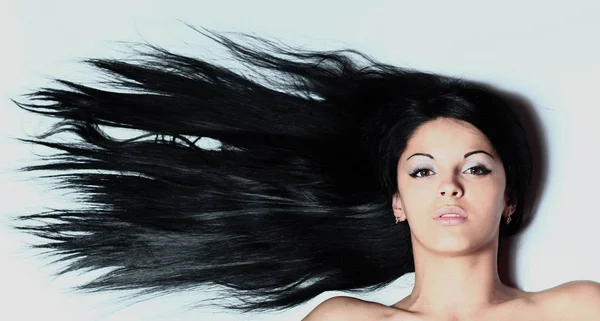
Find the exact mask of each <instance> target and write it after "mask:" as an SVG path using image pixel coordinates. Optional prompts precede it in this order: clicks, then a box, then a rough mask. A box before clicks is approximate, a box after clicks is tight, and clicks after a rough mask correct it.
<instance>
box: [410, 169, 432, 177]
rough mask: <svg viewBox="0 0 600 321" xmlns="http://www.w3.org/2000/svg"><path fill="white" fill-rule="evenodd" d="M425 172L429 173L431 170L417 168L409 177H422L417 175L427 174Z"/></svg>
mask: <svg viewBox="0 0 600 321" xmlns="http://www.w3.org/2000/svg"><path fill="white" fill-rule="evenodd" d="M427 171H431V170H430V169H427V168H417V169H415V170H414V171H413V172H412V173H411V174H410V176H411V177H415V178H417V177H424V176H423V175H418V174H419V173H423V172H427Z"/></svg>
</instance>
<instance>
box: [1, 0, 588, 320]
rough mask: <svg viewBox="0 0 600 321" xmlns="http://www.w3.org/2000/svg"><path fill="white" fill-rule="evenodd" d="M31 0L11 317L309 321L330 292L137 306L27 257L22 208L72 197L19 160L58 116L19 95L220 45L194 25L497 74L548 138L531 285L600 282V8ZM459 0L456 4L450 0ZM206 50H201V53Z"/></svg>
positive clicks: (10, 199) (5, 183) (19, 74)
mask: <svg viewBox="0 0 600 321" xmlns="http://www.w3.org/2000/svg"><path fill="white" fill-rule="evenodd" d="M415 2H416V1H369V4H368V5H367V4H366V3H367V2H366V1H355V3H352V1H323V0H319V1H314V0H304V1H293V2H292V1H287V2H286V1H241V0H240V1H230V0H220V1H168V2H167V1H149V0H145V1H141V0H136V1H132V0H130V1H122V0H119V1H116V0H104V1H101V2H100V1H98V2H94V3H92V2H91V1H88V2H85V4H84V2H83V1H66V0H61V1H41V0H38V1H16V0H12V1H11V0H9V1H7V0H4V1H2V3H0V41H1V42H0V43H1V44H2V48H1V49H0V50H1V51H0V53H1V57H2V59H0V94H1V100H0V108H1V111H2V113H1V115H2V117H0V144H1V145H0V155H1V157H0V162H1V163H0V170H1V171H0V175H1V176H0V184H1V185H0V188H1V189H2V190H1V191H0V199H1V202H0V204H1V208H0V212H1V216H0V218H1V219H2V221H1V223H2V224H0V319H2V320H39V319H42V318H43V319H45V320H65V321H67V320H77V321H82V320H106V321H109V320H110V321H117V320H300V319H301V318H302V317H304V316H305V315H306V314H307V313H308V312H309V311H310V310H311V309H313V308H314V307H315V306H316V305H317V304H318V303H320V302H321V301H323V300H324V299H326V298H327V297H330V296H333V295H338V294H340V293H334V292H331V293H329V292H328V293H324V294H323V295H321V296H319V297H317V298H315V299H313V300H311V301H310V302H308V303H306V304H304V305H302V306H300V307H298V308H296V309H293V310H290V311H286V312H284V313H279V314H275V313H272V314H260V315H246V316H240V315H239V314H238V313H216V311H209V310H207V309H196V310H189V311H188V310H185V304H188V303H193V302H195V300H196V299H198V298H200V297H203V296H204V295H205V293H202V292H201V291H198V292H194V293H185V294H180V295H172V296H169V297H164V298H157V299H153V300H150V301H144V302H141V303H139V304H135V305H130V306H125V305H124V304H122V303H118V302H119V300H118V298H117V297H116V296H115V295H112V294H102V295H81V294H75V293H73V292H70V291H69V285H73V284H75V283H76V282H80V281H82V280H85V278H86V277H88V278H89V277H91V276H89V275H88V276H86V275H83V276H77V275H67V276H64V277H60V278H52V277H51V276H50V275H51V272H52V271H54V270H55V267H53V266H44V265H43V264H45V263H46V262H47V261H44V260H42V259H41V258H38V257H35V256H34V255H32V253H31V252H27V251H25V250H24V249H25V245H26V242H28V241H30V240H29V239H28V238H26V237H24V236H23V235H21V234H18V233H15V232H14V231H11V230H10V229H9V228H8V222H7V218H8V216H10V215H15V214H17V213H21V212H24V211H31V210H35V209H38V208H41V206H44V205H46V206H47V205H48V204H56V202H57V198H56V195H55V194H52V195H50V194H49V192H48V191H46V190H44V188H43V186H40V184H39V183H35V182H23V181H18V180H19V179H21V178H22V176H17V175H15V173H14V171H12V169H14V168H16V167H18V166H22V165H24V164H25V163H27V162H28V161H32V160H35V155H33V152H36V151H37V152H41V151H38V150H36V149H33V148H31V147H29V146H26V145H24V144H17V143H15V141H14V140H11V139H9V138H8V137H23V136H24V133H25V132H27V133H35V132H36V130H38V131H39V128H41V126H43V125H44V123H43V122H40V120H39V118H36V117H32V116H31V115H28V114H25V113H23V112H22V111H20V110H19V109H18V108H17V107H16V106H14V105H13V104H12V102H11V101H10V100H9V99H10V98H14V99H19V98H20V97H19V95H21V94H24V93H25V92H28V91H30V90H32V89H35V88H36V87H39V86H47V85H51V83H50V81H49V79H50V77H59V78H66V79H73V80H86V79H95V80H98V78H94V76H98V74H97V73H95V72H92V71H91V70H90V69H87V67H86V68H83V67H82V66H81V65H80V64H78V63H77V62H76V60H77V59H80V58H84V57H89V56H94V57H99V56H114V55H119V54H121V53H119V52H117V51H118V50H121V51H122V50H123V49H124V47H123V46H122V45H119V44H118V43H117V42H116V41H143V40H147V41H150V42H151V43H153V44H159V45H162V46H164V47H166V48H169V49H173V50H176V51H179V52H185V53H191V54H194V53H195V52H197V50H200V49H202V48H204V47H202V46H211V45H212V44H211V43H210V42H208V41H207V40H205V39H204V38H202V37H201V36H199V35H198V34H197V33H195V32H193V31H191V29H189V28H188V27H186V26H185V25H184V24H183V23H181V22H180V21H178V19H181V20H183V21H186V22H189V23H191V24H194V25H197V26H204V27H208V28H214V29H217V30H220V31H245V32H253V33H256V34H258V35H262V36H268V37H275V38H278V39H280V40H282V41H284V42H286V43H289V44H292V45H304V46H306V47H307V48H308V47H310V48H312V49H338V48H341V47H351V48H355V49H358V50H361V51H364V52H366V53H367V54H370V55H372V56H374V57H376V58H377V59H378V60H380V61H383V62H387V63H391V64H395V65H399V66H404V67H413V68H417V69H422V70H428V71H434V72H440V73H445V74H450V75H455V76H462V77H465V78H468V79H474V80H481V81H485V82H488V83H490V84H492V85H495V86H498V87H500V88H502V89H505V90H509V91H514V92H516V93H519V94H521V95H523V96H524V97H525V98H526V99H528V100H529V103H530V104H531V105H532V106H533V107H534V108H535V110H536V112H537V114H538V116H539V118H540V120H541V122H542V130H543V135H544V136H545V139H546V141H547V144H548V154H547V155H546V156H547V157H548V159H547V162H548V177H547V180H546V184H545V186H543V187H544V193H543V195H542V196H541V199H540V204H539V206H538V208H537V212H536V213H535V214H536V215H535V216H536V217H535V220H534V222H533V224H532V225H531V226H530V227H529V228H528V229H527V230H526V231H525V232H524V233H523V235H522V236H521V237H519V238H518V240H517V241H518V243H519V246H518V247H517V248H516V249H515V253H514V255H515V262H514V263H515V266H514V269H515V281H516V283H517V285H518V286H519V287H520V288H522V289H524V290H527V291H538V290H542V289H546V288H549V287H552V286H555V285H557V284H559V283H563V282H566V281H570V280H580V279H588V280H594V281H600V260H599V255H598V253H599V252H600V250H598V248H597V247H598V245H599V244H600V233H598V226H599V225H600V212H599V211H598V209H597V208H598V205H597V203H598V202H597V200H598V196H597V194H596V191H598V184H599V182H600V171H599V170H597V168H598V164H600V153H599V152H598V147H599V144H598V139H599V138H600V126H598V125H597V122H598V119H599V117H598V116H600V111H599V110H598V107H599V106H598V104H599V103H598V98H597V97H598V91H599V89H600V87H599V86H600V85H599V84H600V83H599V82H598V75H600V45H599V43H600V42H599V41H598V38H599V35H600V20H598V19H597V12H599V10H600V2H597V1H587V2H585V1H569V3H568V4H566V2H564V4H556V3H553V2H548V1H528V2H524V1H512V0H511V1H502V2H496V3H497V4H494V5H491V4H483V3H481V2H479V1H473V2H466V1H437V3H435V4H432V3H429V4H424V3H423V4H416V3H415ZM450 2H451V3H452V4H449V3H450ZM195 50H196V51H195ZM411 280H412V275H407V276H406V277H403V278H401V279H399V280H398V281H397V282H395V283H393V284H392V285H391V286H389V287H387V288H385V289H383V290H381V291H377V292H373V293H370V294H368V295H367V294H365V295H361V296H360V297H361V298H363V299H367V300H373V301H378V302H382V303H385V304H391V303H393V302H396V301H398V300H400V299H401V298H402V297H404V296H405V295H407V294H408V293H410V290H411Z"/></svg>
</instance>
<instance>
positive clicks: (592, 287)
mask: <svg viewBox="0 0 600 321" xmlns="http://www.w3.org/2000/svg"><path fill="white" fill-rule="evenodd" d="M537 296H538V298H539V300H540V303H541V305H542V306H543V307H544V310H545V311H546V312H547V313H548V315H549V316H553V317H556V320H600V283H598V282H594V281H587V280H577V281H570V282H566V283H562V284H559V285H557V286H554V287H552V288H549V289H546V290H543V291H540V292H538V293H537Z"/></svg>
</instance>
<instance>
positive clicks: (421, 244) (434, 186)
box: [393, 118, 523, 319]
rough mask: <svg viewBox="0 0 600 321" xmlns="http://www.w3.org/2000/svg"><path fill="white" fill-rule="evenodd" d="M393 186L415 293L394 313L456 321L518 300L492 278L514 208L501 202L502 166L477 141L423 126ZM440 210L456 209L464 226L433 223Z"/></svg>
mask: <svg viewBox="0 0 600 321" xmlns="http://www.w3.org/2000/svg"><path fill="white" fill-rule="evenodd" d="M418 153H421V154H428V155H421V154H418ZM465 155H467V157H465ZM429 156H430V157H431V158H430V157H429ZM411 175H412V176H411ZM413 176H414V177H413ZM397 180H398V189H399V192H400V193H396V194H395V195H394V198H393V212H394V215H395V216H396V217H397V218H398V219H399V220H401V221H404V220H408V223H409V225H410V230H411V240H412V246H413V255H414V260H415V286H414V288H413V290H412V293H411V294H410V295H409V296H408V297H406V298H404V299H403V300H402V301H399V302H398V303H396V304H394V305H393V307H398V308H400V307H401V308H403V309H404V310H409V311H413V312H415V313H418V314H422V315H431V316H436V317H449V316H456V317H458V318H459V319H462V318H468V317H469V316H472V315H474V314H477V313H479V312H480V311H481V310H483V309H486V308H488V307H490V306H492V305H494V304H497V303H500V302H504V301H506V300H510V299H513V298H515V296H517V295H522V294H523V293H521V291H518V290H515V289H511V288H509V287H508V286H505V285H503V284H502V283H501V281H500V278H499V276H498V270H497V264H496V260H497V255H498V237H499V227H500V224H501V220H502V221H503V222H502V224H505V220H506V218H507V217H508V216H510V215H512V214H513V212H514V210H515V206H516V204H514V203H510V202H509V200H508V199H507V196H506V193H505V192H506V191H505V187H506V178H505V171H504V166H503V164H502V161H501V160H500V157H499V156H498V154H497V153H496V151H495V150H494V148H493V147H492V145H491V143H490V142H489V141H488V139H487V138H486V136H485V135H483V133H481V132H480V131H479V130H478V129H477V128H476V127H474V126H473V125H471V124H469V123H467V122H462V121H458V120H453V119H448V118H438V119H436V120H434V121H431V122H428V123H425V124H423V125H422V126H420V127H419V128H418V129H417V130H416V131H415V133H414V135H413V136H412V137H411V139H410V140H409V141H408V144H407V147H406V149H405V151H404V152H403V153H402V155H401V157H400V160H399V162H398V178H397ZM446 205H458V206H460V207H461V208H462V209H463V210H464V211H465V212H466V214H467V219H466V221H465V222H464V223H462V224H459V225H443V224H441V223H440V222H438V221H436V220H434V219H433V218H434V216H435V213H436V211H437V210H438V209H440V208H442V207H444V206H446Z"/></svg>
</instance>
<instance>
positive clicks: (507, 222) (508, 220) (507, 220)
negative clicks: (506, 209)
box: [506, 216, 512, 225]
mask: <svg viewBox="0 0 600 321" xmlns="http://www.w3.org/2000/svg"><path fill="white" fill-rule="evenodd" d="M511 220H512V219H511V218H510V216H509V217H507V218H506V224H507V225H508V224H509V223H510V221H511Z"/></svg>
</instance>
